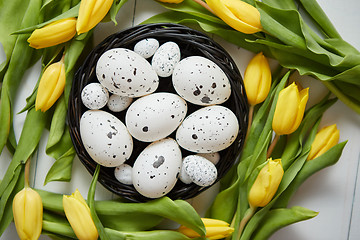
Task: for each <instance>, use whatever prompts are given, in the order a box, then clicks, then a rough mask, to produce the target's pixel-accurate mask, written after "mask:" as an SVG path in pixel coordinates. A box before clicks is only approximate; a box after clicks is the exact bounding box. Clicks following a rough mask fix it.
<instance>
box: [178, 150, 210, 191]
mask: <svg viewBox="0 0 360 240" xmlns="http://www.w3.org/2000/svg"><path fill="white" fill-rule="evenodd" d="M182 168H183V169H184V172H185V173H186V174H187V175H188V176H189V178H190V179H191V180H192V182H193V183H195V184H196V185H199V186H202V187H207V186H210V185H212V184H213V183H214V182H215V181H216V178H217V169H216V167H215V165H214V164H213V163H212V162H210V161H209V160H207V159H206V158H204V157H201V156H198V155H189V156H187V157H185V159H184V162H183V165H182Z"/></svg>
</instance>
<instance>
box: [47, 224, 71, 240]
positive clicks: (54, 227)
mask: <svg viewBox="0 0 360 240" xmlns="http://www.w3.org/2000/svg"><path fill="white" fill-rule="evenodd" d="M42 229H43V231H47V232H51V233H55V234H57V235H61V236H65V237H70V238H73V239H77V237H76V235H75V233H74V231H73V230H72V228H71V226H70V225H69V224H63V223H56V222H50V221H46V220H44V221H43V225H42Z"/></svg>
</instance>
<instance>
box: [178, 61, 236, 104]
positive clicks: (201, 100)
mask: <svg viewBox="0 0 360 240" xmlns="http://www.w3.org/2000/svg"><path fill="white" fill-rule="evenodd" d="M172 82H173V85H174V88H175V90H176V92H177V93H178V94H179V95H180V96H181V97H182V98H184V99H185V100H186V101H189V102H191V103H193V104H196V105H201V106H208V105H214V104H221V103H224V102H225V101H226V100H228V99H229V97H230V95H231V86H230V82H229V79H228V77H227V76H226V74H225V73H224V71H223V70H222V69H221V68H220V67H219V66H218V65H217V64H216V63H214V62H213V61H211V60H209V59H207V58H204V57H201V56H190V57H186V58H184V59H182V60H181V61H180V62H179V63H178V64H177V65H176V67H175V69H174V72H173V75H172Z"/></svg>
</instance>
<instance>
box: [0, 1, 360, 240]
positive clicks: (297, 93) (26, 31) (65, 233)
mask: <svg viewBox="0 0 360 240" xmlns="http://www.w3.org/2000/svg"><path fill="white" fill-rule="evenodd" d="M125 2H126V0H120V1H112V0H81V1H80V0H72V1H71V0H62V1H53V0H49V1H41V0H25V1H20V0H13V1H6V8H0V15H1V16H4V17H3V19H4V21H1V22H0V31H1V32H0V42H1V43H2V45H3V47H4V51H5V55H6V61H5V62H3V63H2V64H1V66H0V77H1V82H2V85H1V102H0V126H1V128H0V151H2V150H3V149H4V148H5V146H6V147H7V149H9V151H10V153H11V154H12V155H13V156H12V159H11V162H10V164H9V167H8V169H7V171H6V174H5V176H4V177H3V179H2V180H1V182H0V235H1V234H2V233H3V232H4V231H5V229H6V228H7V226H8V225H9V224H10V222H11V221H13V220H14V222H15V225H16V228H17V231H18V234H19V236H20V238H21V239H37V238H38V237H39V235H40V233H44V234H47V235H49V236H51V237H52V238H54V239H76V238H78V239H98V238H100V239H128V238H130V239H150V240H151V239H184V240H189V239H194V238H199V239H204V238H208V239H222V238H232V239H242V240H244V239H255V240H260V239H267V238H268V237H269V236H270V235H271V234H272V233H273V232H274V231H276V230H278V229H279V228H281V227H284V226H287V225H289V224H292V223H294V222H298V221H301V220H305V219H309V218H312V217H314V216H316V214H317V213H316V212H313V211H311V210H308V209H305V208H302V207H293V208H287V205H288V201H289V199H290V198H291V196H292V195H293V193H294V192H295V191H296V190H297V188H298V187H299V186H300V185H301V184H302V183H303V182H304V181H305V180H306V179H307V178H308V177H309V176H311V175H312V174H313V173H315V172H317V171H319V170H320V169H323V168H325V167H327V166H330V165H332V164H334V163H336V161H337V160H338V159H339V157H340V155H341V152H342V149H343V147H344V146H345V142H343V143H338V140H339V131H338V130H337V129H336V125H331V126H328V127H325V128H323V129H321V130H320V131H319V132H318V133H317V131H318V126H319V123H320V120H321V116H322V114H323V113H324V111H326V109H328V108H329V107H330V106H331V105H332V104H333V103H334V102H335V101H336V99H329V95H328V96H326V97H325V98H324V99H323V100H322V101H320V102H319V103H317V104H316V105H314V106H312V107H311V108H308V109H307V110H306V111H305V109H306V104H307V99H308V94H309V93H308V89H302V90H301V89H299V88H300V86H299V85H298V84H297V83H289V76H290V75H291V72H286V73H284V72H283V70H284V69H283V68H279V70H277V71H275V72H274V73H271V71H270V67H269V64H268V62H267V58H266V57H265V56H267V57H273V58H276V59H277V60H278V61H279V63H280V64H281V65H282V66H283V67H285V68H287V69H293V70H298V71H299V72H300V73H301V74H310V75H313V76H315V77H316V78H318V79H319V80H322V81H323V82H324V84H325V85H326V86H327V87H328V88H329V90H330V91H332V92H333V93H335V95H336V96H337V97H338V98H339V99H340V100H342V101H344V102H345V103H346V104H348V105H349V106H350V107H352V108H353V109H354V110H355V111H357V112H360V110H359V109H360V107H359V106H360V103H359V101H358V99H357V96H358V93H359V82H358V79H357V78H356V77H357V76H358V75H359V74H358V73H359V64H360V61H359V59H360V57H359V55H360V54H359V53H358V51H356V50H355V49H354V48H352V47H351V46H350V45H349V44H347V43H346V42H345V41H343V40H342V39H341V38H340V36H339V35H338V33H337V32H336V30H335V29H334V28H333V27H332V25H331V24H330V22H329V21H328V20H327V18H325V17H324V14H323V12H322V11H319V7H318V6H317V5H316V4H315V5H314V0H299V2H300V3H301V4H302V5H303V7H304V8H305V9H306V11H308V13H309V14H310V15H311V16H312V17H313V19H314V20H315V21H317V22H318V23H319V25H320V26H322V31H323V32H324V33H325V35H326V38H325V39H321V38H319V37H318V36H317V35H316V34H315V33H314V32H313V31H312V30H311V29H310V28H309V27H308V26H307V25H306V24H305V23H304V22H303V20H302V18H301V16H300V14H299V13H298V11H297V8H296V7H295V5H294V2H293V1H292V0H287V1H282V3H281V4H280V3H279V2H278V1H264V0H263V1H261V2H260V1H253V0H246V1H240V0H226V1H223V0H206V2H204V1H201V0H193V1H192V0H163V1H160V2H162V3H161V4H162V5H163V6H164V7H166V8H168V9H169V10H171V12H167V13H163V14H160V15H157V16H154V17H152V18H150V19H149V20H148V21H146V22H164V21H166V22H178V23H196V24H198V25H199V26H200V27H201V28H202V29H203V30H204V31H206V32H209V33H214V34H217V35H219V36H221V37H223V38H225V39H226V40H228V41H230V42H232V43H235V44H237V45H239V46H241V47H244V48H246V49H248V50H251V51H253V52H256V53H257V54H256V56H255V57H254V58H253V59H252V60H251V61H250V63H249V65H248V66H247V69H246V72H245V74H244V83H245V88H246V93H247V97H248V102H249V104H250V108H249V109H250V121H249V127H248V133H247V138H246V143H245V146H244V149H243V152H242V154H241V156H240V158H239V159H234V161H235V162H236V164H235V165H234V167H233V168H232V169H231V170H230V171H229V173H228V174H227V176H226V177H225V178H224V179H223V180H222V182H221V191H220V193H219V194H218V195H217V197H216V198H215V200H214V202H213V204H212V206H211V208H210V209H209V212H208V216H207V217H208V218H200V216H199V215H198V214H197V213H196V211H195V210H194V209H193V207H192V206H191V205H190V204H188V203H187V202H185V201H183V200H175V201H173V200H170V199H169V198H167V197H163V198H161V199H157V200H154V201H150V202H147V203H127V202H125V201H122V200H114V201H95V200H94V193H95V187H96V182H97V177H98V174H99V171H100V168H97V169H96V171H95V173H94V175H93V181H92V183H91V184H90V188H89V191H88V196H87V200H85V199H84V198H83V197H82V196H81V194H80V192H79V191H75V192H74V193H73V194H72V195H70V196H68V195H62V194H55V193H50V192H46V191H41V190H34V189H31V188H30V187H29V184H28V167H24V166H25V165H26V164H25V162H27V161H28V160H27V161H26V159H30V158H31V156H32V155H33V153H34V152H35V151H36V149H37V147H38V144H39V142H40V139H41V136H42V133H43V132H44V130H45V129H47V128H48V129H49V137H48V139H47V145H46V154H48V155H49V156H51V157H53V158H54V159H56V161H55V163H54V165H53V166H52V168H51V169H50V170H49V172H48V173H47V176H46V179H45V184H46V183H48V182H50V181H69V180H70V179H71V170H72V161H73V158H74V156H75V150H74V148H73V145H72V142H71V139H70V135H69V131H68V129H67V128H68V126H67V124H66V120H65V119H66V112H67V105H68V96H69V92H70V87H71V81H72V77H73V74H74V68H75V66H76V63H77V60H78V59H79V58H80V57H81V54H82V53H83V52H84V51H85V50H86V46H87V44H89V43H90V40H91V36H92V29H93V28H94V27H95V26H96V25H97V24H98V23H99V22H100V21H102V20H104V19H105V20H106V19H111V20H112V21H114V22H115V23H116V20H115V16H116V14H117V12H118V11H119V9H120V8H121V6H122V5H123V4H124V3H125ZM174 3H175V4H174ZM311 4H312V5H311ZM0 5H1V6H5V0H0ZM309 5H311V6H312V7H314V6H315V8H312V7H309ZM40 56H41V63H42V73H41V76H40V78H39V81H38V83H37V85H36V86H34V90H33V92H32V94H31V95H30V96H29V97H28V98H27V104H26V106H25V107H24V109H23V110H22V112H26V119H25V122H24V125H23V129H22V132H21V136H20V139H19V141H18V142H17V141H16V139H15V134H14V129H13V125H12V119H13V114H14V113H13V105H14V101H15V97H16V92H17V90H18V88H19V87H20V81H21V78H22V76H23V75H24V72H25V71H26V69H28V68H29V67H30V66H31V65H32V64H34V63H35V62H36V61H38V60H39V58H40ZM345 90H346V91H345ZM348 90H349V91H348ZM27 164H29V161H28V163H27ZM27 166H28V165H27ZM24 175H25V177H24ZM24 179H25V181H24ZM24 185H25V188H24ZM10 206H13V208H11V207H10ZM13 217H14V219H13ZM164 218H165V219H170V220H173V221H175V222H177V223H178V224H180V225H181V227H180V228H179V229H177V231H173V230H159V229H156V226H158V224H159V223H160V222H161V221H162V220H163V219H164Z"/></svg>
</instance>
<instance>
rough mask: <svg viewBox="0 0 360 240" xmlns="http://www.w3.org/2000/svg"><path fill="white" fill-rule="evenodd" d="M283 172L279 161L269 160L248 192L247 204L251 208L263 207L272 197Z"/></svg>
mask: <svg viewBox="0 0 360 240" xmlns="http://www.w3.org/2000/svg"><path fill="white" fill-rule="evenodd" d="M283 175H284V170H283V168H282V165H281V159H275V160H272V159H271V158H270V159H269V161H268V163H267V164H266V165H265V166H264V167H263V168H262V169H261V170H260V172H259V174H258V176H257V177H256V179H255V182H254V184H253V185H252V187H251V189H250V191H249V198H248V200H249V204H250V206H251V207H252V208H256V207H264V206H266V205H267V204H268V203H269V202H270V201H271V199H272V198H273V197H274V195H275V193H276V191H277V189H278V187H279V185H280V182H281V180H282V177H283Z"/></svg>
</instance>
